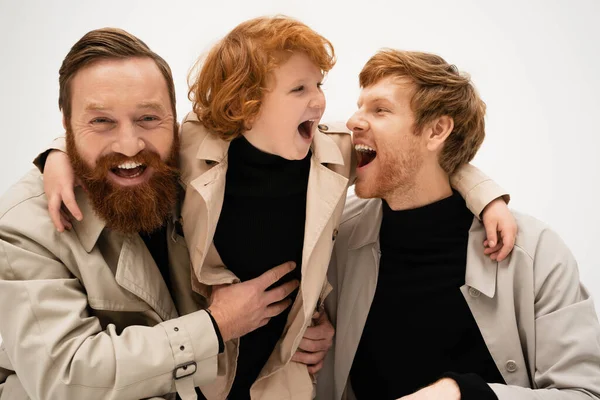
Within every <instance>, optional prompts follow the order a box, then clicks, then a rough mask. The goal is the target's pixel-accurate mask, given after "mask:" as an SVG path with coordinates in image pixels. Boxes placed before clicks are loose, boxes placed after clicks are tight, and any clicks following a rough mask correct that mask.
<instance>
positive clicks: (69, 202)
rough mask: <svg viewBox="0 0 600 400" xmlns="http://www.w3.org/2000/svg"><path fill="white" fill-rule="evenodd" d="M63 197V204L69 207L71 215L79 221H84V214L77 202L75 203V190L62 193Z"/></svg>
mask: <svg viewBox="0 0 600 400" xmlns="http://www.w3.org/2000/svg"><path fill="white" fill-rule="evenodd" d="M62 196H63V203H65V206H66V207H67V209H68V210H69V212H70V213H71V215H72V216H74V217H75V219H76V220H77V221H81V220H82V219H83V214H82V213H81V210H80V209H79V206H78V205H77V201H75V194H74V192H73V190H72V189H71V188H69V189H67V190H65V191H64V192H63V193H62Z"/></svg>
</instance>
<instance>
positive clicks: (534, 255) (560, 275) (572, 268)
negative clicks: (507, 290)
mask: <svg viewBox="0 0 600 400" xmlns="http://www.w3.org/2000/svg"><path fill="white" fill-rule="evenodd" d="M513 214H514V216H515V219H516V221H517V226H518V232H517V238H516V242H515V248H514V250H513V254H515V256H516V254H518V253H521V254H522V255H524V257H526V258H527V259H528V261H529V262H530V263H531V265H532V266H533V270H532V273H533V278H534V285H535V287H534V289H535V293H536V296H541V295H543V294H545V295H547V296H550V297H556V300H557V301H558V298H560V297H561V296H562V297H565V298H569V299H570V300H571V301H576V299H577V298H578V297H579V296H580V292H579V288H580V280H579V269H578V266H577V261H576V260H575V257H574V255H573V253H572V252H571V250H570V249H569V247H568V246H567V244H566V243H565V242H564V240H563V239H562V238H561V236H560V235H559V234H558V233H557V232H556V231H555V230H554V229H552V228H551V227H550V226H549V225H548V224H546V223H544V222H542V221H540V220H538V219H536V218H534V217H532V216H529V215H526V214H522V213H518V212H513ZM511 257H513V255H512V254H511ZM515 259H516V260H518V259H519V257H517V256H516V257H515ZM521 267H522V265H515V268H521ZM559 293H561V296H558V294H559Z"/></svg>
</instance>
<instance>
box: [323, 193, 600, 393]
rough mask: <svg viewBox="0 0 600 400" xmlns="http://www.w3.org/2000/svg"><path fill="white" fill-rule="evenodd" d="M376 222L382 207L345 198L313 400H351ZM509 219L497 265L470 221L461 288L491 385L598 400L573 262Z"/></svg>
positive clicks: (549, 238) (527, 221) (536, 224)
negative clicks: (508, 242)
mask: <svg viewBox="0 0 600 400" xmlns="http://www.w3.org/2000/svg"><path fill="white" fill-rule="evenodd" d="M381 218H382V207H381V200H378V199H371V200H361V199H358V198H356V197H350V198H349V200H348V203H347V206H346V210H345V213H344V216H343V218H342V223H341V226H340V230H339V235H338V239H337V242H336V246H335V249H334V252H333V256H332V260H331V265H330V269H329V274H328V277H329V280H330V282H331V284H332V286H333V291H332V293H331V294H330V296H329V297H328V299H327V301H326V307H327V310H328V312H329V316H330V318H331V319H332V322H333V323H334V325H335V326H336V336H335V343H334V345H333V347H332V350H331V351H330V353H329V354H328V356H327V358H326V361H325V366H324V368H323V370H322V371H321V373H320V375H319V384H318V396H317V398H318V399H327V400H331V399H333V400H339V399H342V398H347V399H352V398H353V397H354V396H353V394H352V390H351V388H350V387H349V384H348V382H349V380H348V377H349V374H350V368H351V366H352V362H353V359H354V355H355V354H356V350H357V348H358V344H359V341H360V337H361V334H362V330H363V328H364V325H365V322H366V319H367V316H368V313H369V309H370V307H371V302H372V300H373V296H374V294H375V288H376V285H377V274H378V268H379V255H380V253H379V237H378V236H379V227H380V224H381ZM516 219H517V224H518V227H519V231H518V234H517V240H516V245H515V248H514V250H513V252H512V253H511V255H510V256H509V257H508V258H507V259H506V260H504V261H502V262H501V263H496V262H494V261H492V260H490V259H489V258H488V257H486V256H484V255H483V248H482V245H481V244H482V243H483V241H484V239H485V229H484V227H483V225H482V224H481V223H480V222H479V221H478V220H477V219H475V220H474V221H473V224H472V226H471V229H470V232H469V243H468V250H467V266H466V275H465V282H466V283H465V285H464V286H462V287H461V288H460V290H461V292H462V293H463V295H464V297H465V300H466V301H467V303H468V305H469V307H470V309H471V312H472V313H473V316H474V318H475V320H476V322H477V325H478V326H479V329H480V331H481V333H482V336H483V339H484V341H485V343H486V345H487V347H488V349H489V351H490V353H491V355H492V358H493V359H494V361H495V363H496V366H497V367H498V370H499V371H500V373H501V374H502V376H503V378H504V380H505V382H507V385H500V384H491V385H490V386H491V388H492V389H493V390H494V392H496V394H497V396H498V398H499V399H500V400H534V399H536V400H550V399H565V400H567V399H572V400H579V399H581V400H583V399H600V325H599V324H598V319H597V317H596V312H595V310H594V305H593V302H592V300H591V299H590V297H589V294H588V292H587V291H586V289H585V288H584V287H583V286H582V285H581V284H580V282H579V275H578V271H577V263H576V262H575V259H574V258H573V255H572V254H571V252H570V251H569V250H568V249H567V247H566V246H565V244H564V243H563V242H562V240H561V239H560V238H559V237H558V235H557V234H556V233H554V232H553V231H552V230H551V229H549V228H548V227H547V226H545V225H544V224H543V223H541V222H540V221H537V220H535V219H534V218H531V217H528V216H525V215H521V214H516ZM398 379H402V377H401V376H399V377H398ZM373 384H374V385H376V384H377V382H373Z"/></svg>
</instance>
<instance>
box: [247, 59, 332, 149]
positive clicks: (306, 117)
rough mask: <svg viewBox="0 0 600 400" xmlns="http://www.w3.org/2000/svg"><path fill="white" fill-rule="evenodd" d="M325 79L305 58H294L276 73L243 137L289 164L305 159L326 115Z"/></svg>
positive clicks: (274, 72)
mask: <svg viewBox="0 0 600 400" xmlns="http://www.w3.org/2000/svg"><path fill="white" fill-rule="evenodd" d="M322 79H323V74H322V72H321V70H320V69H319V67H317V66H316V65H315V64H314V63H313V62H312V61H311V60H310V59H309V58H308V57H307V56H306V55H304V54H303V53H294V54H292V56H291V57H290V58H289V59H288V60H287V61H286V62H284V63H283V64H281V65H280V66H279V67H277V68H275V70H274V71H273V73H272V77H271V79H270V81H269V86H268V88H267V89H268V90H267V92H266V93H265V95H264V98H263V101H262V106H261V109H260V112H259V114H258V116H257V117H256V118H255V120H254V121H252V122H251V129H249V130H247V131H246V132H244V133H243V135H244V136H245V137H246V139H248V141H249V142H250V143H252V145H253V146H255V147H256V148H258V149H260V150H262V151H264V152H267V153H271V154H276V155H278V156H281V157H283V158H286V159H289V160H301V159H303V158H304V157H306V155H307V154H308V150H309V148H310V145H311V143H312V140H313V138H314V135H315V132H316V129H317V125H318V123H319V121H320V120H321V117H322V115H323V112H324V111H325V96H324V94H323V92H322V90H321V81H322Z"/></svg>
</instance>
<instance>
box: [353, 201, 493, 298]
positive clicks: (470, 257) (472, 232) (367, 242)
mask: <svg viewBox="0 0 600 400" xmlns="http://www.w3.org/2000/svg"><path fill="white" fill-rule="evenodd" d="M357 218H358V219H357V220H356V222H355V224H354V227H353V228H352V232H351V234H350V238H349V240H348V248H349V249H350V250H356V249H359V248H361V247H364V246H374V245H377V247H379V228H380V226H381V220H382V218H383V208H382V203H381V199H370V200H369V201H367V203H366V204H365V206H364V208H363V210H362V211H361V212H360V214H359V215H358V217H357ZM484 240H485V227H484V226H483V224H482V223H481V221H479V220H478V219H477V218H473V223H472V224H471V228H470V229H469V240H468V247H467V267H466V272H465V284H466V285H468V286H470V287H472V288H474V289H477V290H478V291H480V292H481V293H483V294H484V295H486V296H487V297H489V298H493V297H494V295H495V293H496V274H497V271H498V263H497V262H496V261H493V260H491V259H490V258H489V257H488V256H486V255H485V254H483V246H482V245H481V244H482V243H483V241H484Z"/></svg>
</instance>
